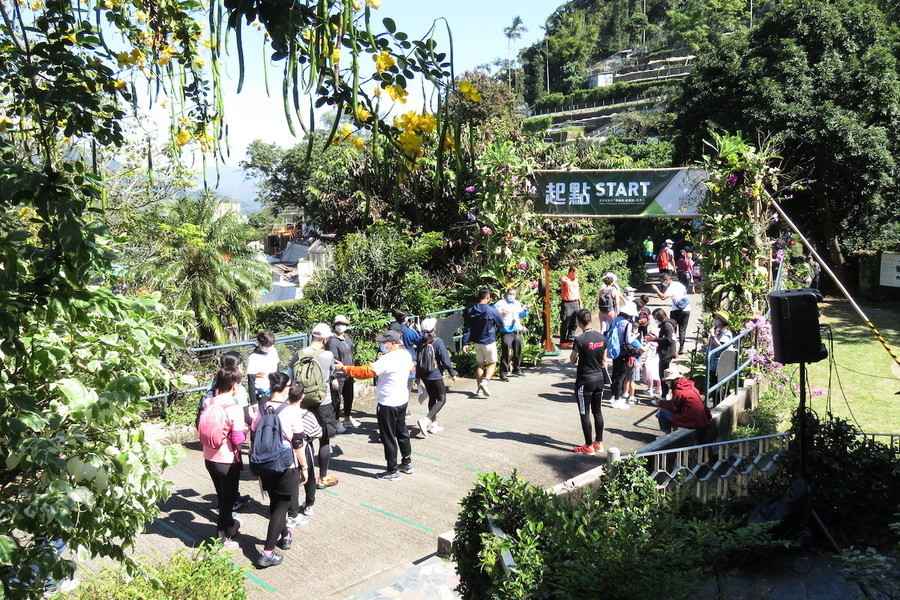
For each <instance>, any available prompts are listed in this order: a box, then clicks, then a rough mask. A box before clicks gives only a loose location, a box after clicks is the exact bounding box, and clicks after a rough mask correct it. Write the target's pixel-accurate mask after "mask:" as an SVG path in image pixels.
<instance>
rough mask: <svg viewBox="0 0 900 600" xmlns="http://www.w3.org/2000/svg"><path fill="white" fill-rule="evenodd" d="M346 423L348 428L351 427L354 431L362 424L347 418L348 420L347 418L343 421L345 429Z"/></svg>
mask: <svg viewBox="0 0 900 600" xmlns="http://www.w3.org/2000/svg"><path fill="white" fill-rule="evenodd" d="M348 423H349V424H350V427H353V428H354V429H356V428H358V427H359V426H360V425H362V423H360V422H359V420H357V419H354V418H353V417H349V418H347V419H344V427H346V426H347V424H348Z"/></svg>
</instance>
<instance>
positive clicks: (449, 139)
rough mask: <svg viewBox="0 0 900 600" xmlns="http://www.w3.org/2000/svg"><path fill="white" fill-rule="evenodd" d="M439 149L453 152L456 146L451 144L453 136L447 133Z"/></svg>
mask: <svg viewBox="0 0 900 600" xmlns="http://www.w3.org/2000/svg"><path fill="white" fill-rule="evenodd" d="M441 147H442V148H443V149H444V150H447V151H449V150H453V149H454V148H455V147H456V144H455V143H454V142H453V136H452V135H450V134H449V133H448V134H446V135H444V141H443V143H442V144H441Z"/></svg>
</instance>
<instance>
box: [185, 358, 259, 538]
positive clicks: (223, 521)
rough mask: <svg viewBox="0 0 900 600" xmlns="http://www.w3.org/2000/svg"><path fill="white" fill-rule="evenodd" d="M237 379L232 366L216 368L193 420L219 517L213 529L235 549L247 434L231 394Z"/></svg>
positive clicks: (238, 527) (238, 406)
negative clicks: (210, 387)
mask: <svg viewBox="0 0 900 600" xmlns="http://www.w3.org/2000/svg"><path fill="white" fill-rule="evenodd" d="M240 382H241V372H240V371H239V370H236V369H219V371H218V372H217V373H216V377H215V379H214V381H213V392H212V395H208V396H207V397H206V399H205V400H204V402H203V407H202V409H201V411H200V415H199V417H198V419H197V432H198V433H199V435H200V445H201V447H202V449H203V462H204V464H205V465H206V470H207V472H208V473H209V476H210V478H211V479H212V482H213V487H214V488H215V489H216V497H217V499H218V502H219V516H218V519H217V522H216V530H217V531H218V534H219V539H220V540H221V541H222V544H223V545H224V546H225V547H226V548H237V542H235V541H234V537H235V535H237V532H238V530H239V529H240V527H241V523H240V521H238V520H237V519H235V518H234V516H233V512H232V511H233V510H234V505H235V503H236V502H237V499H238V497H239V491H238V485H239V483H240V480H241V468H242V462H241V444H243V443H244V439H245V438H246V435H247V425H246V423H245V422H244V410H243V408H242V407H241V406H240V404H239V403H238V401H237V398H236V396H235V392H236V389H237V387H238V386H239V385H240Z"/></svg>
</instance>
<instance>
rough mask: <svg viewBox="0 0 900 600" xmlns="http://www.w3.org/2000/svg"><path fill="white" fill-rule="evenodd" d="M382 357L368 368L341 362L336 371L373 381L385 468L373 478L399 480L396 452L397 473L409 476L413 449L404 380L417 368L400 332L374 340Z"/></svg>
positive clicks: (390, 332) (391, 331) (390, 333)
mask: <svg viewBox="0 0 900 600" xmlns="http://www.w3.org/2000/svg"><path fill="white" fill-rule="evenodd" d="M376 341H377V342H378V344H379V350H380V351H381V356H380V357H379V358H378V360H376V361H375V362H374V363H372V364H371V365H364V366H360V367H354V366H351V365H345V364H343V363H341V362H338V363H337V364H336V367H337V370H339V371H341V370H342V371H344V372H345V373H347V375H349V376H350V377H353V378H354V379H372V378H373V377H377V378H378V380H377V382H376V383H375V399H376V400H377V401H378V407H377V409H376V415H377V417H378V429H379V430H380V431H381V443H382V445H383V446H384V458H385V461H387V469H386V470H385V471H384V472H382V473H378V474H377V475H376V477H377V478H378V479H381V480H384V481H396V480H397V479H400V475H399V474H398V473H397V471H398V467H397V450H398V449H399V450H400V457H401V463H400V467H399V471H400V472H401V473H405V474H407V475H412V473H413V466H412V446H411V445H410V443H409V429H408V428H407V426H406V407H407V405H408V404H409V388H408V387H407V383H406V382H407V379H408V377H409V374H410V373H412V372H414V371H415V368H416V365H415V363H414V362H413V360H412V358H410V356H409V353H408V352H407V351H406V350H405V349H404V347H403V336H402V335H401V333H400V332H399V331H394V330H392V329H391V330H388V331H385V332H383V333H382V334H381V335H379V336H378V337H377V338H376Z"/></svg>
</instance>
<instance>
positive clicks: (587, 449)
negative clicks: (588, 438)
mask: <svg viewBox="0 0 900 600" xmlns="http://www.w3.org/2000/svg"><path fill="white" fill-rule="evenodd" d="M572 452H574V453H575V454H590V455H593V454H594V447H593V446H587V445H585V446H575V448H573V449H572Z"/></svg>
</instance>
